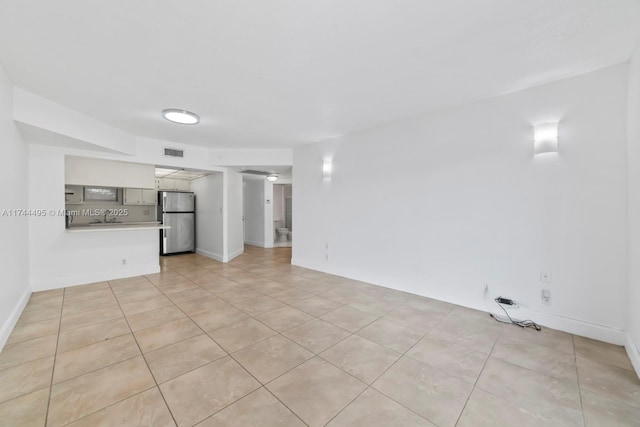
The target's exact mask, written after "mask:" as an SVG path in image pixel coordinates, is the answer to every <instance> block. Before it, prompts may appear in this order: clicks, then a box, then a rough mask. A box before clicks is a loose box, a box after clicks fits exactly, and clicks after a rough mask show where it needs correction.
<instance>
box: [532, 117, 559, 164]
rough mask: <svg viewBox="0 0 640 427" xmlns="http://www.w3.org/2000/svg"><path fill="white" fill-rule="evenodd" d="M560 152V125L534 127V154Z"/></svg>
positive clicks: (547, 124) (541, 124) (549, 124)
mask: <svg viewBox="0 0 640 427" xmlns="http://www.w3.org/2000/svg"><path fill="white" fill-rule="evenodd" d="M557 152H558V123H557V122H556V123H540V124H538V125H535V126H534V127H533V154H534V155H536V156H537V155H538V154H543V153H557Z"/></svg>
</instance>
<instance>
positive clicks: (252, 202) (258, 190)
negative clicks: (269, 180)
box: [243, 177, 265, 247]
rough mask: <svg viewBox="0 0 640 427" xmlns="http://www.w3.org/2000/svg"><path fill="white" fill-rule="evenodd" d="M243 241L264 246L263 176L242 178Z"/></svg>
mask: <svg viewBox="0 0 640 427" xmlns="http://www.w3.org/2000/svg"><path fill="white" fill-rule="evenodd" d="M243 186H244V242H245V243H246V244H248V245H253V246H260V247H264V243H265V241H264V228H265V227H264V197H265V195H264V178H262V177H260V178H257V179H256V178H248V177H244V178H243Z"/></svg>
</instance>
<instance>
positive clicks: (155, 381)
mask: <svg viewBox="0 0 640 427" xmlns="http://www.w3.org/2000/svg"><path fill="white" fill-rule="evenodd" d="M144 277H145V279H146V280H147V281H148V282H149V283H151V284H152V285H153V286H154V287H156V286H155V284H154V283H153V282H151V281H150V280H149V279H147V277H146V276H144ZM109 289H111V293H113V297H114V298H115V299H116V302H117V303H118V307H119V308H120V311H121V312H122V317H124V320H125V322H127V326H128V327H129V330H130V331H131V336H132V337H133V340H134V341H135V343H136V346H138V351H139V352H140V357H142V360H143V361H144V363H145V366H146V367H147V370H148V371H149V373H150V374H151V378H153V382H154V383H155V387H151V388H149V389H147V390H151V389H152V388H157V389H158V393H160V396H161V397H162V401H163V402H164V404H165V406H166V408H167V410H168V411H169V415H171V418H172V419H173V422H174V423H175V424H176V425H178V422H177V421H176V418H175V416H174V415H173V411H171V408H170V407H169V404H168V403H167V400H166V399H165V397H164V394H163V393H162V390H160V386H159V384H158V381H157V380H156V377H155V375H153V371H152V370H151V367H149V363H148V362H147V359H146V358H145V357H144V353H143V352H142V348H141V347H140V343H139V342H138V339H137V338H136V335H135V334H134V333H133V329H131V325H130V324H129V319H127V315H126V314H125V312H124V310H122V306H121V305H120V301H119V300H118V297H117V296H116V294H115V292H114V291H113V288H112V287H111V283H110V282H109ZM147 390H144V391H147ZM144 391H143V392H144ZM141 393H142V392H141ZM138 394H139V393H138ZM131 397H133V396H128V397H127V398H125V399H122V400H120V401H118V402H115V403H119V402H122V401H124V400H127V399H130V398H131ZM115 403H113V404H112V405H114V404H115ZM110 406H111V405H110ZM102 409H104V408H102ZM96 412H97V411H96Z"/></svg>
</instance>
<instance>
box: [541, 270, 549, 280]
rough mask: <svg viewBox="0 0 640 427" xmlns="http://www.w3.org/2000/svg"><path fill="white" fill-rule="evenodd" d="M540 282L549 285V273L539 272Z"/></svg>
mask: <svg viewBox="0 0 640 427" xmlns="http://www.w3.org/2000/svg"><path fill="white" fill-rule="evenodd" d="M540 281H541V282H542V283H551V273H549V272H548V271H541V272H540Z"/></svg>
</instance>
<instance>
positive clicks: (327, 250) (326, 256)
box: [324, 243, 329, 261]
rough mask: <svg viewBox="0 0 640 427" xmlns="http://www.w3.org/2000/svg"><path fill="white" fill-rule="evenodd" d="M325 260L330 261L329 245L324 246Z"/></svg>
mask: <svg viewBox="0 0 640 427" xmlns="http://www.w3.org/2000/svg"><path fill="white" fill-rule="evenodd" d="M324 259H325V260H327V261H329V244H328V243H325V244H324Z"/></svg>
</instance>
